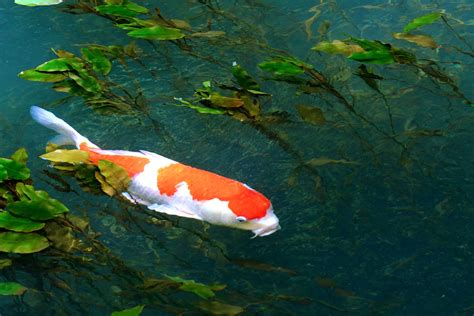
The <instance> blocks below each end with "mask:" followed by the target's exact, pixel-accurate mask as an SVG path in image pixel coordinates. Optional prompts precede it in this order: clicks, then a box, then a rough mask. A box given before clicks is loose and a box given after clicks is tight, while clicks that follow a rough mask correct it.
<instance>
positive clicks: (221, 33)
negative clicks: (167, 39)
mask: <svg viewBox="0 0 474 316" xmlns="http://www.w3.org/2000/svg"><path fill="white" fill-rule="evenodd" d="M224 35H225V32H224V31H207V32H195V33H192V34H191V35H190V36H192V37H207V38H212V37H221V36H224Z"/></svg>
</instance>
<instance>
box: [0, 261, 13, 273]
mask: <svg viewBox="0 0 474 316" xmlns="http://www.w3.org/2000/svg"><path fill="white" fill-rule="evenodd" d="M11 265H12V260H11V259H0V270H2V269H5V268H8V267H9V266H11Z"/></svg>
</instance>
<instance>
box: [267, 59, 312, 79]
mask: <svg viewBox="0 0 474 316" xmlns="http://www.w3.org/2000/svg"><path fill="white" fill-rule="evenodd" d="M258 67H260V69H262V70H265V71H268V72H271V73H273V74H274V75H276V76H294V75H300V74H303V73H304V70H303V68H301V67H299V66H297V65H295V64H294V63H291V62H288V61H279V60H276V61H267V62H263V63H260V64H258Z"/></svg>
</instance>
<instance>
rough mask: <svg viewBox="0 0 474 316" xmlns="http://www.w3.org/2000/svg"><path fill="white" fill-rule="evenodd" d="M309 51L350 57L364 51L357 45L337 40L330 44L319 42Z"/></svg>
mask: <svg viewBox="0 0 474 316" xmlns="http://www.w3.org/2000/svg"><path fill="white" fill-rule="evenodd" d="M311 49H312V50H316V51H320V52H325V53H328V54H342V55H345V56H350V55H351V54H353V53H358V52H363V51H364V49H363V48H362V47H360V46H359V45H354V44H348V43H346V42H343V41H339V40H334V41H332V42H320V43H318V44H316V45H314V46H313V47H312V48H311Z"/></svg>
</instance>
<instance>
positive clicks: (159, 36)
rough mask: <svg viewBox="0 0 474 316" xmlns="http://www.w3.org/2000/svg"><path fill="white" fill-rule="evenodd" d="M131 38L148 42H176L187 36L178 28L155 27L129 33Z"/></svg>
mask: <svg viewBox="0 0 474 316" xmlns="http://www.w3.org/2000/svg"><path fill="white" fill-rule="evenodd" d="M127 34H128V35H129V36H132V37H137V38H143V39H148V40H160V41H166V40H176V39H180V38H183V37H185V34H184V33H183V32H182V31H181V30H180V29H176V28H170V27H164V26H153V27H146V28H141V29H138V30H134V31H131V32H128V33H127Z"/></svg>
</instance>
